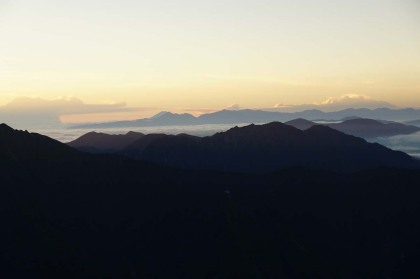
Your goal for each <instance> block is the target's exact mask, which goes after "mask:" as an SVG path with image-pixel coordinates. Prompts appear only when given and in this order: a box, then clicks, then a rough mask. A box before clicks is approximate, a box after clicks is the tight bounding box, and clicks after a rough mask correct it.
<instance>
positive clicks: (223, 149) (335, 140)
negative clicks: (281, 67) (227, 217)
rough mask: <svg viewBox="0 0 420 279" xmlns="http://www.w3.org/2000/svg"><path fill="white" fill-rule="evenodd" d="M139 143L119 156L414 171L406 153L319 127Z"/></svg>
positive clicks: (196, 163)
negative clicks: (394, 168)
mask: <svg viewBox="0 0 420 279" xmlns="http://www.w3.org/2000/svg"><path fill="white" fill-rule="evenodd" d="M143 140H144V138H141V139H139V140H137V141H136V142H134V143H133V144H131V145H129V146H128V147H127V148H125V149H124V150H123V151H122V153H123V154H125V155H128V156H131V157H132V158H136V159H140V160H147V161H152V162H156V163H160V164H163V165H167V166H173V167H182V168H187V169H211V170H222V171H240V172H267V171H275V170H279V169H281V168H284V167H309V168H313V169H323V170H334V171H355V170H363V169H369V168H375V167H381V166H392V167H415V166H417V165H418V162H417V161H415V160H414V159H413V158H411V157H410V156H408V155H407V154H405V153H402V152H398V151H393V150H390V149H388V148H386V147H384V146H382V145H379V144H374V143H368V142H366V141H365V140H363V139H361V138H357V137H354V136H350V135H346V134H344V133H342V132H339V131H336V130H334V129H331V128H329V127H325V126H320V125H316V126H313V127H311V128H309V129H307V130H305V131H301V130H299V129H297V128H294V127H292V126H289V125H286V124H282V123H280V122H272V123H269V124H264V125H249V126H246V127H241V128H238V127H235V128H232V129H230V130H228V131H227V132H222V133H217V134H215V135H214V136H210V137H204V138H200V137H194V136H190V135H185V134H181V135H178V136H161V137H158V138H156V139H155V140H154V141H152V142H149V143H148V144H147V145H146V146H145V144H144V142H143Z"/></svg>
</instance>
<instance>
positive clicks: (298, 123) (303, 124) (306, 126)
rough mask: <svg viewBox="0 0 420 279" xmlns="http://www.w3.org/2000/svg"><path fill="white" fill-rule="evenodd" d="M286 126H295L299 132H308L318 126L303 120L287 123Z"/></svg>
mask: <svg viewBox="0 0 420 279" xmlns="http://www.w3.org/2000/svg"><path fill="white" fill-rule="evenodd" d="M284 124H286V125H289V126H293V127H295V128H297V129H299V130H306V129H309V128H311V127H312V126H314V125H316V123H315V122H312V121H309V120H306V119H303V118H298V119H293V120H290V121H287V122H285V123H284Z"/></svg>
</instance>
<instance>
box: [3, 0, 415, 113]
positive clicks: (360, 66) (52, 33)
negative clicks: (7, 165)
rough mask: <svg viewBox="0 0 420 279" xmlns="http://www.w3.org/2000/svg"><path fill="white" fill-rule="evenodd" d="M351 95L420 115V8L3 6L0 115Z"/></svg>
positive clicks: (11, 0) (157, 0)
mask: <svg viewBox="0 0 420 279" xmlns="http://www.w3.org/2000/svg"><path fill="white" fill-rule="evenodd" d="M345 94H360V95H364V96H370V97H371V98H373V99H376V100H384V101H387V102H390V103H392V104H395V105H397V106H417V107H419V106H420V1H418V0H366V1H356V0H351V1H348V0H336V1H327V0H293V1H292V0H290V1H289V0H258V1H254V0H242V1H238V0H223V1H222V0H213V1H200V0H194V1H192V0H171V1H167V0H166V1H162V0H154V1H150V0H148V1H143V0H118V1H117V0H107V1H103V0H102V1H100V0H83V1H79V0H73V1H56V0H55V1H54V0H0V105H5V104H7V103H9V102H11V101H12V100H14V99H15V98H17V97H20V96H29V97H40V98H44V99H57V98H59V97H62V96H73V97H75V98H78V99H80V100H83V101H84V102H85V103H89V104H114V103H117V104H118V103H125V104H127V105H128V106H130V107H138V108H145V110H144V111H147V109H150V108H154V109H165V110H172V111H177V110H191V111H198V112H199V111H202V112H204V111H206V110H212V109H220V108H225V107H229V106H231V105H233V104H239V105H240V106H241V107H248V108H265V107H273V106H275V105H276V104H309V103H314V102H322V101H324V100H327V99H328V98H331V97H337V96H342V95H345ZM131 113H132V112H131ZM121 117H122V116H121V114H120V115H119V118H121Z"/></svg>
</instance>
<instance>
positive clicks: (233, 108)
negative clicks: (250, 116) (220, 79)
mask: <svg viewBox="0 0 420 279" xmlns="http://www.w3.org/2000/svg"><path fill="white" fill-rule="evenodd" d="M226 109H227V110H240V109H242V108H241V107H240V106H239V105H238V104H233V105H231V106H230V107H227V108H226Z"/></svg>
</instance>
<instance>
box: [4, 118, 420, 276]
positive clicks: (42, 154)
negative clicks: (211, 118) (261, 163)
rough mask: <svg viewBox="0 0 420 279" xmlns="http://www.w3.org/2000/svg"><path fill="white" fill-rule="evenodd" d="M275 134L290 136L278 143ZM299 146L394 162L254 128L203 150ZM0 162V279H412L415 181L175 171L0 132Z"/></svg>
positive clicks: (400, 176) (404, 172)
mask: <svg viewBox="0 0 420 279" xmlns="http://www.w3.org/2000/svg"><path fill="white" fill-rule="evenodd" d="M285 133H286V134H290V137H286V138H284V139H283V137H285ZM150 137H152V136H149V135H145V136H143V137H141V138H140V139H139V140H141V139H144V138H150ZM157 137H158V138H159V137H160V140H161V142H159V143H158V142H157V140H155V141H153V140H150V139H149V141H150V142H149V145H154V144H156V145H155V147H159V146H179V147H183V148H186V147H187V145H186V144H185V143H186V142H187V143H191V144H192V142H195V141H196V139H195V138H191V137H189V136H187V135H181V136H165V135H158V136H157ZM298 139H301V140H302V141H304V140H305V139H313V140H316V143H317V145H320V146H321V147H322V146H323V143H324V142H325V143H327V142H331V141H334V142H335V144H334V145H333V146H332V147H331V148H332V149H331V150H330V151H332V150H334V152H336V151H337V149H338V151H337V152H338V154H341V153H340V146H343V147H344V146H346V147H351V146H353V149H352V152H353V153H357V152H360V151H363V154H364V155H363V156H364V158H367V160H368V161H369V160H371V159H369V157H368V155H372V156H373V155H374V154H373V153H372V152H377V151H375V150H379V151H380V152H381V154H383V155H384V156H385V157H382V159H381V157H379V158H377V159H375V160H378V161H381V160H383V158H388V159H390V158H391V157H393V156H396V157H397V158H403V161H405V160H406V159H407V157H406V156H404V155H403V156H401V155H402V154H401V153H399V152H392V151H390V150H387V149H385V148H382V147H379V146H377V145H371V144H367V143H366V142H364V141H363V140H361V139H358V138H354V137H352V136H348V135H345V134H342V133H340V132H337V131H334V130H332V129H331V128H328V127H323V126H314V127H312V128H310V129H309V130H306V131H300V130H298V129H295V128H293V127H290V126H286V125H284V124H280V123H270V124H267V125H262V126H256V125H253V126H248V127H244V128H234V129H232V130H230V131H228V132H226V133H221V134H218V135H215V136H214V137H213V138H208V139H206V140H203V142H206V147H209V148H212V149H211V151H213V152H214V151H215V150H217V148H225V146H230V147H232V148H233V150H234V151H233V153H235V154H239V153H238V152H239V151H241V150H242V149H243V148H244V149H246V150H253V151H255V152H258V153H261V152H263V151H264V147H262V150H260V149H258V144H261V143H263V144H267V145H268V146H273V145H274V146H277V145H278V146H287V145H289V147H291V146H290V144H291V140H294V142H295V143H296V144H297V146H300V145H301V144H302V142H299V141H298ZM155 142H156V143H155ZM168 142H169V143H170V144H168ZM202 144H203V143H202ZM147 146H148V144H144V145H143V147H144V148H145V150H148V149H149V148H150V146H149V147H147ZM356 147H357V148H361V149H357V148H356ZM354 148H356V149H354ZM280 149H281V148H280ZM280 149H279V150H280ZM178 150H181V149H178ZM281 150H285V149H281ZM292 150H293V148H292ZM322 150H324V151H325V150H328V149H326V147H325V146H324V147H322ZM306 151H307V150H306ZM379 151H378V152H379ZM317 152H318V151H315V153H317ZM382 152H383V153H382ZM180 153H181V154H182V152H180ZM206 154H209V153H206ZM219 154H222V153H219ZM357 154H359V155H360V153H357ZM187 155H188V156H191V154H187ZM227 155H228V154H227ZM250 156H256V153H254V154H251V155H250ZM323 156H324V158H323V159H322V160H327V158H333V157H334V156H333V157H331V156H330V154H329V153H325V154H323ZM0 158H1V161H0V162H1V164H2V167H1V168H0V181H1V184H0V185H1V186H0V217H1V220H2V230H0V245H1V247H2V249H1V252H0V275H1V276H2V278H174V277H175V278H270V277H271V278H327V279H329V278H381V277H384V278H387V277H388V278H418V277H419V275H420V273H419V270H418V259H419V258H420V249H419V247H420V241H419V238H418V235H419V234H420V221H419V220H420V218H419V216H420V207H419V204H420V188H419V187H418V181H419V180H420V172H419V170H414V169H401V168H389V167H387V168H377V169H371V170H367V169H365V170H364V171H361V172H352V173H337V172H331V171H318V170H314V169H312V170H311V169H308V168H304V167H300V168H287V169H283V170H279V171H274V172H270V173H230V172H218V171H207V170H205V169H201V170H199V171H195V170H193V169H184V170H182V169H173V168H168V167H164V166H160V165H156V164H153V163H148V162H144V161H139V160H132V159H129V158H127V157H124V156H119V155H113V154H89V153H84V152H80V151H77V150H75V149H72V148H71V147H69V146H67V145H65V144H62V143H60V142H57V141H55V140H52V139H49V138H48V137H44V136H42V135H39V134H33V133H29V132H26V131H17V130H14V129H12V128H10V127H8V126H7V125H1V126H0ZM227 158H228V159H227V160H228V161H230V162H232V161H231V159H230V158H229V157H227ZM254 158H255V157H254ZM220 160H224V158H223V157H221V158H220ZM345 160H346V157H342V158H341V161H345ZM197 161H198V160H197ZM197 161H196V162H197ZM381 162H386V160H384V161H381ZM395 162H398V160H396V161H395ZM221 163H222V165H223V166H225V165H226V163H223V162H221ZM336 163H337V164H341V162H336ZM162 267H164V268H162Z"/></svg>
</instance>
